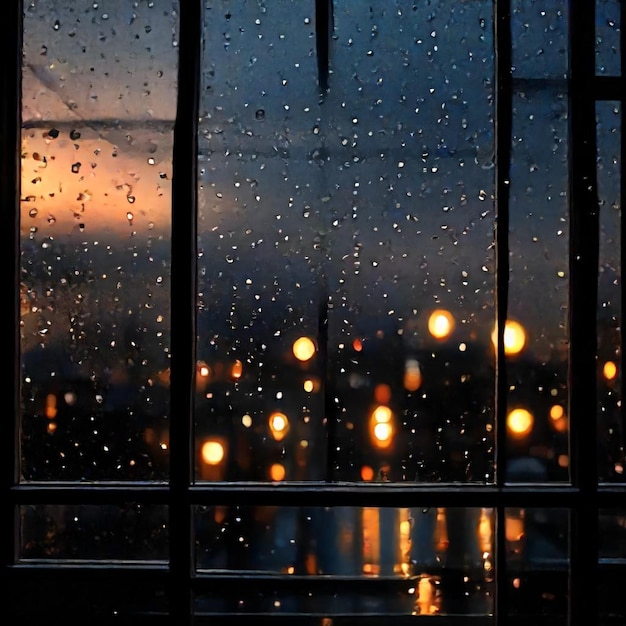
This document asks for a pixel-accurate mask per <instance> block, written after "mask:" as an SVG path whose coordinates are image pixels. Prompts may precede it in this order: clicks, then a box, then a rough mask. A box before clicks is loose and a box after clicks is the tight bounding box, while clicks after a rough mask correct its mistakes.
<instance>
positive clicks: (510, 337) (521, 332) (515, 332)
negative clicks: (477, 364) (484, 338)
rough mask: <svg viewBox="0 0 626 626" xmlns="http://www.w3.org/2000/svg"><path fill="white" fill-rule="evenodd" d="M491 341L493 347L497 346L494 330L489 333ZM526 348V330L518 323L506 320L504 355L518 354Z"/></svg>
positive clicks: (496, 335)
mask: <svg viewBox="0 0 626 626" xmlns="http://www.w3.org/2000/svg"><path fill="white" fill-rule="evenodd" d="M491 341H492V343H493V345H494V347H497V346H498V332H497V329H495V328H494V330H493V332H492V333H491ZM525 346H526V330H525V329H524V327H523V326H522V325H521V324H520V323H519V322H515V321H513V320H507V321H506V323H505V325H504V353H505V354H508V355H513V354H519V353H520V352H521V351H522V350H523V349H524V347H525Z"/></svg>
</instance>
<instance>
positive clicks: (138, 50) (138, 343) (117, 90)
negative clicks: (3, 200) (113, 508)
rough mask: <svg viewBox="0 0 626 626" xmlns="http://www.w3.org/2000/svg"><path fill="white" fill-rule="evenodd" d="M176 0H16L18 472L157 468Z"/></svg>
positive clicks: (161, 463)
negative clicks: (20, 2)
mask: <svg viewBox="0 0 626 626" xmlns="http://www.w3.org/2000/svg"><path fill="white" fill-rule="evenodd" d="M176 28H177V2H169V3H160V6H159V8H156V7H155V6H154V4H153V3H141V4H139V5H135V4H132V3H131V4H129V3H124V2H113V1H104V2H101V3H78V4H77V3H75V2H69V1H64V0H46V1H42V2H38V3H27V6H26V11H25V20H24V64H23V68H22V70H23V94H22V95H23V109H22V117H23V130H22V187H21V196H22V211H21V281H22V282H21V313H22V318H21V350H22V370H23V381H22V389H23V414H22V453H23V456H22V477H23V479H24V480H57V479H59V480H60V479H62V480H78V479H87V480H98V479H116V480H128V479H163V478H164V477H166V476H167V452H166V450H167V439H168V436H167V433H168V427H167V414H168V404H169V392H168V387H167V368H168V354H169V295H170V293H169V269H168V268H169V263H170V250H169V246H170V204H171V202H170V183H171V151H172V127H173V119H174V114H175V103H176V64H177V49H176V45H177V42H176Z"/></svg>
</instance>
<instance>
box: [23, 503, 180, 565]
mask: <svg viewBox="0 0 626 626" xmlns="http://www.w3.org/2000/svg"><path fill="white" fill-rule="evenodd" d="M20 517H21V528H22V533H21V546H20V548H21V551H20V558H21V559H22V560H33V559H35V560H40V559H44V560H46V559H61V560H73V561H75V560H81V561H86V560H98V561H107V562H110V561H145V560H160V561H162V560H165V559H167V556H168V533H167V526H168V515H167V508H166V507H164V506H156V505H147V506H146V505H139V504H129V505H125V506H106V505H67V506H64V505H37V506H28V505H24V506H21V507H20Z"/></svg>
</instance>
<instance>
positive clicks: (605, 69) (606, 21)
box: [596, 0, 622, 76]
mask: <svg viewBox="0 0 626 626" xmlns="http://www.w3.org/2000/svg"><path fill="white" fill-rule="evenodd" d="M620 4H621V3H620V0H596V74H598V75H600V76H619V75H620V74H621V73H622V63H621V45H620V37H621V12H620Z"/></svg>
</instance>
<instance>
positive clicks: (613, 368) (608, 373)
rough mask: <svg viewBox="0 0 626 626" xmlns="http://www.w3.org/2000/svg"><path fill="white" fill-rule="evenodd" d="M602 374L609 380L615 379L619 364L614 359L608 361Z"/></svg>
mask: <svg viewBox="0 0 626 626" xmlns="http://www.w3.org/2000/svg"><path fill="white" fill-rule="evenodd" d="M602 375H603V376H604V378H606V379H607V380H614V379H615V377H616V376H617V365H616V364H615V363H614V362H613V361H607V362H606V363H605V364H604V367H603V368H602Z"/></svg>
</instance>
